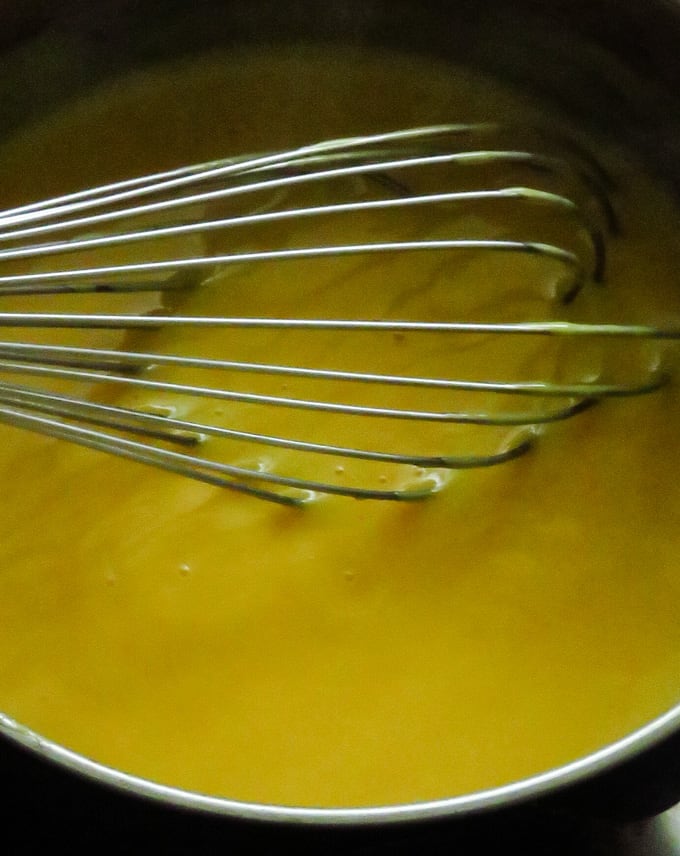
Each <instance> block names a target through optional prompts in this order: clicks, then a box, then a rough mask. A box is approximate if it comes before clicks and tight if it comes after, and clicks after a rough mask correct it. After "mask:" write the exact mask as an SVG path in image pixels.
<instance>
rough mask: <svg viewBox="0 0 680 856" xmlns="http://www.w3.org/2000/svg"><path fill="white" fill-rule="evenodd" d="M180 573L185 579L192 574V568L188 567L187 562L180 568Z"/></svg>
mask: <svg viewBox="0 0 680 856" xmlns="http://www.w3.org/2000/svg"><path fill="white" fill-rule="evenodd" d="M179 572H180V574H181V575H182V576H183V577H186V576H188V575H189V574H190V573H191V566H190V565H187V563H186V562H182V564H181V565H180V566H179Z"/></svg>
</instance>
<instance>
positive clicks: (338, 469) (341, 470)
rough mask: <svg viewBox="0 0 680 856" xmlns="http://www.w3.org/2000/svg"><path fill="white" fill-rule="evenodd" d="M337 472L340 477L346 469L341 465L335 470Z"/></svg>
mask: <svg viewBox="0 0 680 856" xmlns="http://www.w3.org/2000/svg"><path fill="white" fill-rule="evenodd" d="M335 472H336V473H338V475H340V474H341V473H344V472H345V468H344V467H343V466H342V465H341V464H338V466H337V467H336V468H335Z"/></svg>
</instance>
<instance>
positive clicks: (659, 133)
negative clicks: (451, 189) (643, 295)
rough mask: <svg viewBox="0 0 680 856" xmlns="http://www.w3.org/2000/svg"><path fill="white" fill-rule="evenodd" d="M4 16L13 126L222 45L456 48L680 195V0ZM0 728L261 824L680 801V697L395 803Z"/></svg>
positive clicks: (217, 2)
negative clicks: (548, 765)
mask: <svg viewBox="0 0 680 856" xmlns="http://www.w3.org/2000/svg"><path fill="white" fill-rule="evenodd" d="M0 14H1V16H2V17H1V18H0V80H1V81H2V83H0V134H2V135H5V134H8V133H10V132H11V131H13V130H15V129H17V128H19V127H21V126H22V125H23V124H25V123H27V122H29V121H31V120H33V119H35V118H37V117H40V116H41V115H43V114H45V113H47V112H48V111H50V110H52V109H54V108H56V107H57V106H58V105H59V104H60V103H62V102H64V101H66V100H68V99H70V98H72V97H74V96H77V95H79V94H81V93H83V92H85V91H86V90H87V89H88V88H89V87H93V86H95V85H97V84H99V83H101V82H103V81H106V80H108V79H110V78H114V77H115V76H116V75H119V74H122V73H125V72H127V71H129V70H130V69H133V68H136V67H142V66H145V65H148V64H152V63H155V62H159V61H163V60H166V59H170V58H174V57H177V56H180V55H191V54H197V53H199V52H201V51H206V50H210V49H214V48H217V47H220V46H223V45H236V44H241V43H258V44H265V45H266V44H270V43H274V42H277V41H286V40H287V41H292V40H297V41H304V40H314V41H319V40H323V41H332V40H334V39H339V40H342V41H343V42H350V43H361V44H364V45H365V44H368V45H376V46H388V47H397V48H404V47H405V48H407V49H408V50H409V51H411V52H415V53H418V54H420V55H423V56H432V57H437V58H451V59H452V60H454V61H455V62H458V63H469V64H472V65H475V66H478V67H480V68H481V69H483V70H487V71H490V72H493V73H495V74H499V75H501V76H503V77H504V78H506V79H508V80H510V81H513V82H517V83H519V84H521V85H523V86H527V87H529V88H531V89H534V90H536V91H537V92H540V93H541V94H542V95H545V96H548V97H550V98H551V99H553V100H556V101H557V102H559V104H560V105H561V106H562V107H563V108H565V109H567V110H569V111H571V112H572V113H573V115H574V116H575V117H577V118H578V120H579V121H581V122H583V123H586V124H590V125H592V126H594V127H596V128H597V129H599V130H605V131H606V132H608V133H610V134H613V135H616V136H617V137H618V138H620V139H625V140H627V142H628V144H629V145H630V146H631V147H633V148H635V149H636V150H638V151H639V152H640V153H641V154H642V156H643V157H644V158H645V159H646V160H647V162H648V163H649V164H650V165H651V167H652V168H653V169H654V170H656V171H657V172H658V173H659V174H660V175H662V176H663V177H664V179H665V180H666V181H668V182H670V183H672V184H674V185H675V186H676V187H677V188H678V190H680V2H675V0H673V1H672V2H671V0H668V1H667V2H664V0H248V2H240V0H214V2H211V0H194V1H193V2H191V3H185V2H179V0H147V2H142V0H136V1H135V0H71V2H63V3H59V4H54V3H48V2H38V0H31V2H23V3H8V2H4V3H1V4H0ZM0 194H1V182H0ZM679 287H680V280H679ZM0 501H3V500H1V499H0ZM640 572H641V573H644V569H641V571H640ZM679 678H680V676H679ZM678 698H679V701H680V679H679V681H678ZM556 715H559V712H556ZM0 735H1V738H2V740H3V741H5V744H6V745H9V744H12V746H14V747H17V746H18V747H22V749H23V750H26V752H27V753H28V756H32V759H31V763H35V762H36V760H38V761H39V762H44V763H46V764H52V765H56V768H57V770H61V771H63V773H64V775H71V774H72V773H76V774H78V775H80V776H82V777H84V778H86V779H88V780H91V781H92V782H96V783H99V784H100V785H104V786H108V787H110V788H113V789H114V790H119V791H125V792H126V793H128V794H133V795H135V797H139V798H144V799H147V800H152V801H157V802H160V803H162V804H164V805H165V806H169V807H172V808H173V809H187V808H188V809H195V810H197V811H201V812H205V813H210V814H213V815H221V816H224V817H228V818H232V819H234V818H236V819H242V820H248V821H255V822H263V823H265V822H275V823H282V824H290V825H303V826H304V825H321V826H336V827H337V826H339V825H344V826H361V825H368V826H371V825H381V824H388V823H392V822H412V821H413V822H415V821H424V820H428V819H435V818H439V819H441V818H447V819H451V818H462V817H468V816H470V815H478V814H480V813H482V814H484V813H487V812H492V811H493V812H498V811H499V810H506V809H507V810H511V809H512V808H513V807H515V806H518V805H521V804H531V803H535V802H536V801H541V800H548V801H554V800H557V801H558V802H560V804H564V805H571V806H573V805H577V806H581V807H583V806H586V807H587V808H588V810H590V811H596V812H597V811H602V812H605V813H606V812H612V813H617V812H618V813H620V814H629V815H631V814H633V815H637V816H643V815H645V814H651V813H653V812H656V811H659V810H661V809H663V808H665V807H667V806H669V805H671V804H673V803H674V802H676V801H678V800H680V737H679V736H678V735H680V704H678V706H677V707H675V708H674V709H672V710H670V711H667V712H666V713H665V714H664V715H663V716H660V717H659V718H657V719H655V720H654V721H651V722H649V723H647V724H646V725H645V726H644V727H643V728H641V729H639V730H637V731H635V732H634V733H631V734H629V735H627V736H626V737H625V738H624V739H622V740H620V741H618V742H616V743H615V744H612V745H606V746H602V747H601V748H600V749H599V750H598V751H595V752H593V753H592V754H590V755H588V756H587V757H584V758H581V759H579V760H577V761H574V762H573V763H570V764H568V765H566V766H563V767H560V768H558V769H554V770H550V771H548V772H546V773H544V774H541V775H538V776H534V777H532V778H529V779H526V780H524V781H519V782H515V783H513V784H511V785H507V786H504V787H500V788H496V789H494V790H489V791H484V792H479V793H473V794H469V795H464V796H458V797H455V798H452V799H442V800H437V801H433V802H430V803H418V804H409V805H396V806H390V807H387V808H379V807H376V808H360V809H337V810H336V809H318V810H317V809H312V808H299V809H298V808H286V807H280V806H269V805H257V804H245V803H241V802H237V801H231V800H228V799H223V798H214V797H210V796H205V795H201V794H197V793H190V792H186V791H182V790H179V789H175V788H172V787H165V786H160V785H156V784H154V783H151V782H147V781H142V780H140V779H137V778H135V777H134V776H131V775H128V774H126V773H124V772H121V771H116V770H112V769H109V768H105V767H103V766H101V765H99V764H97V763H95V762H93V761H91V760H88V759H86V758H84V757H81V756H79V755H77V754H75V753H73V752H71V751H69V750H67V749H66V748H64V747H61V746H58V745H55V744H54V743H52V742H50V741H49V740H47V739H45V738H43V737H42V736H40V735H37V734H35V733H33V732H31V731H30V730H28V729H27V728H25V727H24V726H23V725H22V723H19V722H15V721H13V720H11V719H10V718H8V717H2V716H0Z"/></svg>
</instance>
